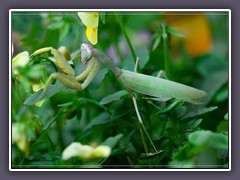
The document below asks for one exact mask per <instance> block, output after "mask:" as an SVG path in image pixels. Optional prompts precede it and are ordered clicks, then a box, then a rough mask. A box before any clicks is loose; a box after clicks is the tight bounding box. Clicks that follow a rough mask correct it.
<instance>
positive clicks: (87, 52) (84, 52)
mask: <svg viewBox="0 0 240 180" xmlns="http://www.w3.org/2000/svg"><path fill="white" fill-rule="evenodd" d="M92 57H93V47H92V46H91V45H89V44H86V43H83V44H82V45H81V60H82V62H83V63H84V64H86V63H87V62H88V61H90V60H91V58H92Z"/></svg>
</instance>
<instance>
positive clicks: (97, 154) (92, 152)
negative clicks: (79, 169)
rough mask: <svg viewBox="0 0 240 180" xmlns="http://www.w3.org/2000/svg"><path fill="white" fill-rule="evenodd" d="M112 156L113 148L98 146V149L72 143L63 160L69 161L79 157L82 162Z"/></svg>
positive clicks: (65, 151) (63, 154) (67, 148)
mask: <svg viewBox="0 0 240 180" xmlns="http://www.w3.org/2000/svg"><path fill="white" fill-rule="evenodd" d="M110 154H111V148H110V147H108V146H103V145H101V146H97V147H96V148H94V147H92V146H89V145H82V144H81V143H78V142H73V143H71V144H70V145H69V146H68V147H66V149H65V150H64V151H63V153H62V159H63V160H68V159H70V158H73V157H78V158H79V159H82V160H93V159H96V158H106V157H108V156H109V155H110Z"/></svg>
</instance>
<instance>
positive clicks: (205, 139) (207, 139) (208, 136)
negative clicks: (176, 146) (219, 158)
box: [188, 130, 228, 149]
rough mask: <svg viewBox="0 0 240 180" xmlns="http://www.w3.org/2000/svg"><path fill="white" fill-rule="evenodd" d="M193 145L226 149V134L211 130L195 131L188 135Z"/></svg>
mask: <svg viewBox="0 0 240 180" xmlns="http://www.w3.org/2000/svg"><path fill="white" fill-rule="evenodd" d="M188 140H189V142H190V143H192V144H193V145H195V146H211V147H213V148H216V149H228V136H226V135H224V134H219V133H213V132H211V131H204V130H202V131H196V132H194V133H191V134H190V135H189V137H188Z"/></svg>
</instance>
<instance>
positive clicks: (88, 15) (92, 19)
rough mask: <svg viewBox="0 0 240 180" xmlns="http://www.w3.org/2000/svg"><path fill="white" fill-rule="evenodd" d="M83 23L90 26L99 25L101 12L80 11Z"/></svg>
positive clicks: (79, 14)
mask: <svg viewBox="0 0 240 180" xmlns="http://www.w3.org/2000/svg"><path fill="white" fill-rule="evenodd" d="M78 16H79V18H80V19H81V21H82V23H83V24H84V25H85V26H87V27H88V28H96V27H98V20H99V13H97V12H78Z"/></svg>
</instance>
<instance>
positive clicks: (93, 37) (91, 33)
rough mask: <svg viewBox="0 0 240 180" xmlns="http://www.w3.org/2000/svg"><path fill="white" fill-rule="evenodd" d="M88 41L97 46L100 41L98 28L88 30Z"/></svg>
mask: <svg viewBox="0 0 240 180" xmlns="http://www.w3.org/2000/svg"><path fill="white" fill-rule="evenodd" d="M86 35H87V39H88V40H89V41H90V43H91V44H92V45H95V44H97V41H98V28H87V30H86Z"/></svg>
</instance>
